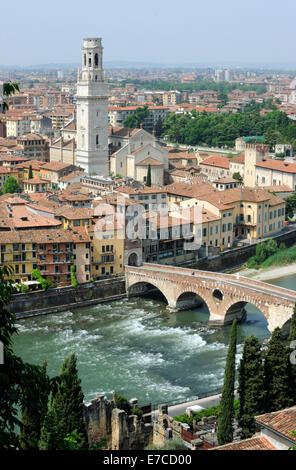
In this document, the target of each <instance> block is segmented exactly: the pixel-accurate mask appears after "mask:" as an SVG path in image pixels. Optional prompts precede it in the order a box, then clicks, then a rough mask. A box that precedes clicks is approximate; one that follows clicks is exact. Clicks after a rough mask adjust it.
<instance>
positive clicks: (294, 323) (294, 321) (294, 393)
mask: <svg viewBox="0 0 296 470" xmlns="http://www.w3.org/2000/svg"><path fill="white" fill-rule="evenodd" d="M292 341H296V305H295V307H294V312H293V315H292V318H291V322H290V332H289V338H288V342H289V347H290V344H291V342H292ZM294 349H296V348H295V347H294ZM290 352H291V349H290ZM290 369H291V373H290V395H291V398H292V400H293V405H295V404H296V365H295V364H292V363H291V360H290Z"/></svg>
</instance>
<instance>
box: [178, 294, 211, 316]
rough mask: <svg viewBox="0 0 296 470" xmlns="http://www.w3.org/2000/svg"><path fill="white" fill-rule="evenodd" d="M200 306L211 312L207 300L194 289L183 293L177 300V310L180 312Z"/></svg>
mask: <svg viewBox="0 0 296 470" xmlns="http://www.w3.org/2000/svg"><path fill="white" fill-rule="evenodd" d="M200 305H205V307H206V308H207V310H208V311H210V309H209V306H208V302H207V300H205V298H204V297H203V296H202V295H200V293H199V292H195V291H194V290H193V289H192V290H186V291H184V292H182V293H181V294H179V296H177V299H176V308H177V309H178V310H187V309H192V308H196V307H198V306H200Z"/></svg>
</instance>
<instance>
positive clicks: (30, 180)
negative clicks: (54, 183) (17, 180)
mask: <svg viewBox="0 0 296 470" xmlns="http://www.w3.org/2000/svg"><path fill="white" fill-rule="evenodd" d="M24 183H30V184H46V185H48V184H49V182H48V181H47V180H42V179H40V178H38V177H37V178H30V179H28V180H26V181H24Z"/></svg>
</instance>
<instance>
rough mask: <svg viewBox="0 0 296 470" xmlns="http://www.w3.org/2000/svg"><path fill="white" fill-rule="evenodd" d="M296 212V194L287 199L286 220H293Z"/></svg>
mask: <svg viewBox="0 0 296 470" xmlns="http://www.w3.org/2000/svg"><path fill="white" fill-rule="evenodd" d="M294 212H296V192H295V193H293V194H291V196H288V197H287V198H286V218H287V219H293V217H294Z"/></svg>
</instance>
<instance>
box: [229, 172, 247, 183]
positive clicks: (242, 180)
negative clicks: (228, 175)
mask: <svg viewBox="0 0 296 470" xmlns="http://www.w3.org/2000/svg"><path fill="white" fill-rule="evenodd" d="M232 178H234V179H235V180H237V181H238V182H239V184H243V182H244V178H243V177H242V175H241V174H240V172H239V171H237V172H235V173H233V175H232Z"/></svg>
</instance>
